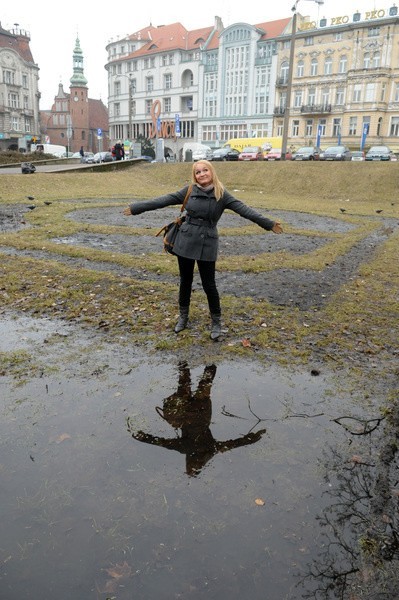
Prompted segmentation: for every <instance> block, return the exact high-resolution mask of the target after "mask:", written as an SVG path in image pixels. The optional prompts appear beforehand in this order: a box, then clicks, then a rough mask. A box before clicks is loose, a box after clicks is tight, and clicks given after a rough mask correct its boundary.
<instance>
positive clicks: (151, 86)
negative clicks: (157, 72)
mask: <svg viewBox="0 0 399 600" xmlns="http://www.w3.org/2000/svg"><path fill="white" fill-rule="evenodd" d="M145 82H146V83H145V89H146V91H147V92H152V91H153V90H154V78H153V77H152V76H150V77H146V79H145Z"/></svg>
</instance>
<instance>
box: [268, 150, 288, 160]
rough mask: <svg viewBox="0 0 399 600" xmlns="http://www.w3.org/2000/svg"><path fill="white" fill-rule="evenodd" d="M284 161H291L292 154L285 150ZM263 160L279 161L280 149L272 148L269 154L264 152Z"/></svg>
mask: <svg viewBox="0 0 399 600" xmlns="http://www.w3.org/2000/svg"><path fill="white" fill-rule="evenodd" d="M285 158H286V160H291V158H292V153H291V152H290V151H289V150H287V151H286V153H285ZM265 160H281V148H272V149H271V150H270V151H269V152H265Z"/></svg>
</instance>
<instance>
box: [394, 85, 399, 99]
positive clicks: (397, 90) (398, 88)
mask: <svg viewBox="0 0 399 600" xmlns="http://www.w3.org/2000/svg"><path fill="white" fill-rule="evenodd" d="M394 102H399V83H398V82H396V83H395V99H394Z"/></svg>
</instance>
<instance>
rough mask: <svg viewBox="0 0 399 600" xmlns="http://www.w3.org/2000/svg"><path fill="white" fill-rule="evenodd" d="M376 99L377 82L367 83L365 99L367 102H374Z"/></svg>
mask: <svg viewBox="0 0 399 600" xmlns="http://www.w3.org/2000/svg"><path fill="white" fill-rule="evenodd" d="M374 100H375V83H366V90H365V94H364V101H365V102H374Z"/></svg>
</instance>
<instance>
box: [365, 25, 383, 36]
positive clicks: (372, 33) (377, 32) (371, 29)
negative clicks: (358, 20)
mask: <svg viewBox="0 0 399 600" xmlns="http://www.w3.org/2000/svg"><path fill="white" fill-rule="evenodd" d="M378 35H380V28H379V27H369V30H368V36H369V37H376V36H378Z"/></svg>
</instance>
